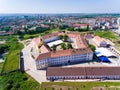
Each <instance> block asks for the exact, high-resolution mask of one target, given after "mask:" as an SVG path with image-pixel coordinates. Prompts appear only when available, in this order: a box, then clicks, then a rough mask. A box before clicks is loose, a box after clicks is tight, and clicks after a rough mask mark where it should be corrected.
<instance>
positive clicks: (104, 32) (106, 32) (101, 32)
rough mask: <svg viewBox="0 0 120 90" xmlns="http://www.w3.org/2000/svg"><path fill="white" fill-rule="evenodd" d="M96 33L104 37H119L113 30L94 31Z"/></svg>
mask: <svg viewBox="0 0 120 90" xmlns="http://www.w3.org/2000/svg"><path fill="white" fill-rule="evenodd" d="M94 34H95V35H96V36H100V37H102V38H107V39H115V40H116V39H117V37H116V36H115V35H114V33H113V32H111V31H94Z"/></svg>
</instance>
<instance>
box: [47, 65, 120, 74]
mask: <svg viewBox="0 0 120 90" xmlns="http://www.w3.org/2000/svg"><path fill="white" fill-rule="evenodd" d="M82 75H84V76H89V75H92V76H93V75H98V76H99V75H101V76H104V75H120V67H69V68H59V67H49V68H48V69H47V76H82Z"/></svg>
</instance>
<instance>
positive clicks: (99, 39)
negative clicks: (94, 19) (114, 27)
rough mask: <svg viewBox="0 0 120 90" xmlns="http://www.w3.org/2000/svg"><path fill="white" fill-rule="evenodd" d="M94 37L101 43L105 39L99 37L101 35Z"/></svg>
mask: <svg viewBox="0 0 120 90" xmlns="http://www.w3.org/2000/svg"><path fill="white" fill-rule="evenodd" d="M94 39H95V40H96V41H97V42H99V43H101V42H102V41H104V39H103V38H101V37H99V36H95V37H94Z"/></svg>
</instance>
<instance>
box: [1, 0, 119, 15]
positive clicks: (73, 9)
mask: <svg viewBox="0 0 120 90" xmlns="http://www.w3.org/2000/svg"><path fill="white" fill-rule="evenodd" d="M0 13H120V0H0Z"/></svg>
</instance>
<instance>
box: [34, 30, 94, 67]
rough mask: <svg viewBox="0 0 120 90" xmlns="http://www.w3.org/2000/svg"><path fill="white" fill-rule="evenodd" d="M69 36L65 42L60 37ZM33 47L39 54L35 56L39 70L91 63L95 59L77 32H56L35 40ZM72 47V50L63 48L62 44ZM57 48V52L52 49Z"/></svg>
mask: <svg viewBox="0 0 120 90" xmlns="http://www.w3.org/2000/svg"><path fill="white" fill-rule="evenodd" d="M64 35H66V36H67V40H66V41H65V40H63V39H61V38H60V36H64ZM32 43H33V46H34V49H35V50H36V52H38V54H37V55H36V56H34V58H35V62H36V68H37V69H45V68H47V67H49V66H59V65H67V64H74V63H80V62H89V61H91V60H92V59H93V52H92V51H91V49H90V48H89V47H88V45H87V43H86V41H85V39H84V38H83V37H82V35H80V34H78V33H75V32H67V33H62V32H56V33H52V34H49V35H45V36H43V37H38V38H34V39H33V41H32ZM63 43H64V44H68V43H70V44H71V45H72V48H65V49H62V48H61V44H63ZM53 46H55V48H56V50H53V49H52V47H53Z"/></svg>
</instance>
